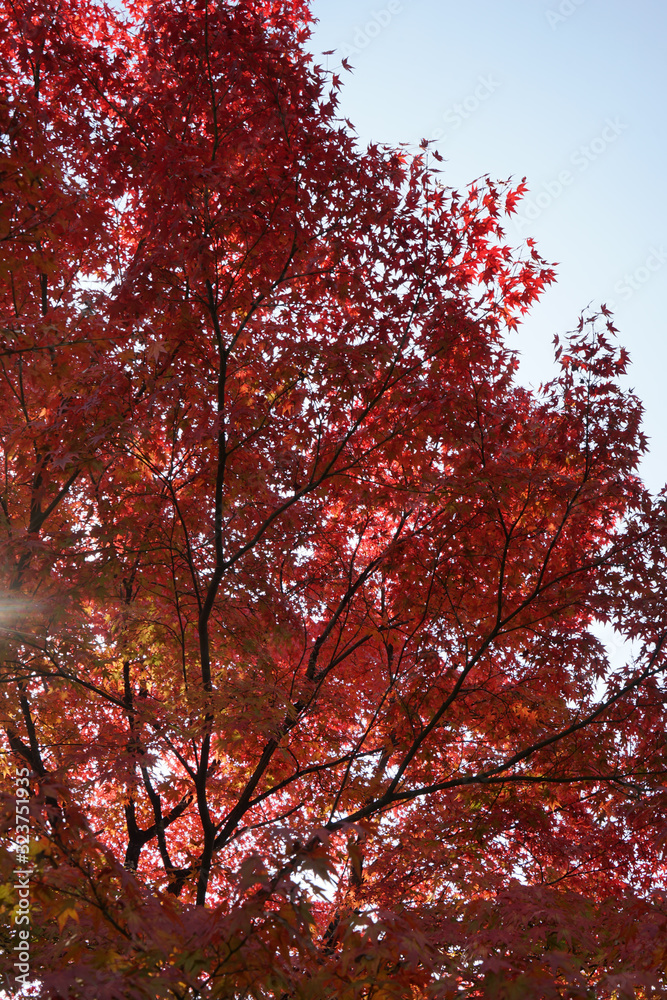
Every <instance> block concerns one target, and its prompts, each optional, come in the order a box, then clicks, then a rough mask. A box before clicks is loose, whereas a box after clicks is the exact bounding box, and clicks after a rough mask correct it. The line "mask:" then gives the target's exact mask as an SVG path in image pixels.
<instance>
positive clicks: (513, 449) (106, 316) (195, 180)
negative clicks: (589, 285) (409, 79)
mask: <svg viewBox="0 0 667 1000" xmlns="http://www.w3.org/2000/svg"><path fill="white" fill-rule="evenodd" d="M2 8H3V15H4V21H3V27H2V32H3V34H2V39H1V43H0V44H1V48H0V69H1V78H2V91H1V92H0V118H1V131H2V145H1V146H0V176H1V178H2V204H1V207H0V234H1V238H2V244H1V247H2V250H1V257H0V309H1V311H2V316H1V320H0V327H1V330H0V387H1V388H0V392H1V398H0V450H1V465H0V504H1V511H0V551H1V562H0V573H1V575H2V587H3V597H2V603H1V604H0V626H1V628H2V632H1V635H0V639H1V642H2V668H1V669H2V675H1V676H2V685H1V686H0V699H1V701H0V706H1V714H2V730H1V739H2V741H3V749H4V755H3V758H2V759H3V761H4V764H3V769H4V772H5V779H6V780H5V783H4V785H3V788H4V791H3V796H2V822H3V827H4V829H5V831H6V838H5V843H6V846H7V849H6V850H4V853H3V855H2V857H3V861H2V864H3V872H4V873H3V881H4V882H5V885H4V887H2V888H1V889H0V909H1V910H2V913H3V918H4V923H3V928H4V929H3V930H2V938H1V939H0V944H1V945H2V948H3V955H2V957H1V959H0V961H1V962H2V968H3V970H4V972H5V973H6V975H7V977H8V980H9V982H13V977H14V976H16V969H15V968H14V961H15V959H14V957H13V955H12V948H13V947H14V941H15V935H16V930H17V925H16V923H15V921H16V918H17V915H18V914H20V912H21V910H20V907H19V902H18V897H17V895H16V890H15V887H14V876H13V875H12V872H13V871H14V869H16V865H17V860H18V862H21V859H22V858H23V863H25V856H24V855H23V854H22V851H23V848H22V847H21V844H20V840H21V838H18V837H16V838H15V826H14V824H15V811H16V799H15V781H14V776H15V775H16V773H17V772H20V773H24V771H25V774H27V775H29V785H30V798H29V806H30V827H31V838H32V843H31V854H30V858H31V862H30V863H31V866H32V869H33V870H32V876H31V895H30V933H31V939H30V976H28V977H24V979H22V980H20V982H23V983H25V982H30V981H39V982H40V983H41V985H40V986H38V987H36V989H37V992H38V995H39V996H43V997H52V998H62V1000H65V998H67V1000H69V998H84V1000H85V998H90V1000H112V998H123V1000H134V998H136V1000H139V998H150V997H164V998H172V1000H175V998H179V1000H194V998H197V997H202V998H203V997H205V998H211V1000H212V998H251V997H254V998H276V1000H288V998H302V1000H306V998H312V1000H325V998H330V1000H334V998H335V1000H353V998H355V1000H357V998H358V1000H362V998H363V1000H371V998H374V1000H382V998H389V997H405V998H427V997H430V998H433V997H439V998H452V1000H453V998H461V1000H463V998H464V997H465V998H473V997H490V998H498V1000H500V998H507V1000H510V998H513V1000H520V998H534V1000H541V998H560V997H563V998H566V997H573V998H575V997H576V998H587V997H596V998H611V997H635V996H637V997H648V996H664V995H665V994H664V990H665V988H666V983H667V978H666V963H667V898H666V897H665V894H664V889H665V864H664V861H663V847H664V842H665V836H666V830H667V828H666V827H665V824H664V820H663V819H662V816H663V815H664V811H665V807H666V806H667V793H666V791H665V786H664V785H663V782H665V775H666V774H667V765H666V760H665V735H664V734H665V721H666V720H665V693H664V692H665V689H664V678H663V670H664V666H665V652H664V646H665V642H666V639H667V613H666V608H665V593H667V588H666V586H665V585H666V583H667V580H666V579H665V577H666V575H667V573H666V568H665V556H664V551H665V541H666V540H667V526H666V521H665V510H664V502H663V499H662V498H658V499H657V500H656V499H655V498H653V499H652V498H651V497H650V496H649V495H648V494H647V492H646V490H645V489H644V487H643V486H642V484H641V482H640V480H639V478H638V477H637V474H636V469H637V463H638V461H639V458H640V456H641V454H642V452H643V450H644V449H645V446H646V445H645V440H644V438H643V436H642V434H641V430H640V417H641V407H640V404H639V402H638V400H637V399H636V398H635V397H634V396H633V395H632V394H631V393H628V392H626V391H624V390H623V389H622V387H621V383H620V381H619V379H620V376H621V375H623V373H624V372H625V369H626V365H627V356H626V354H625V352H624V351H623V350H620V349H619V348H618V347H617V346H616V343H615V331H614V328H613V326H612V322H611V318H610V316H609V315H608V313H607V311H606V310H605V309H604V307H603V308H602V310H601V312H600V313H599V314H596V315H586V316H584V317H583V318H582V320H581V322H580V323H579V326H578V328H577V329H576V330H575V331H574V332H573V333H572V334H571V335H569V336H568V337H567V338H564V339H563V341H562V343H560V344H557V357H558V358H559V362H560V374H559V376H558V377H557V378H556V379H555V380H554V381H553V382H551V383H549V384H547V385H545V386H544V387H542V388H541V389H540V390H539V391H529V390H527V389H526V388H523V387H521V386H520V385H519V384H518V383H517V381H516V377H515V375H516V359H515V356H514V355H513V353H512V351H511V350H510V349H509V347H508V343H509V344H511V332H512V330H513V329H514V328H515V326H516V324H517V323H518V322H519V321H520V319H521V316H522V315H523V314H524V313H525V312H526V310H527V309H528V308H529V307H530V304H531V303H532V302H534V301H535V299H536V297H537V296H538V295H539V294H540V291H541V290H542V289H543V288H544V286H545V285H546V284H548V283H549V282H551V281H552V280H553V276H554V275H553V271H552V270H551V269H550V268H549V267H548V266H547V265H546V264H545V262H544V261H543V260H542V259H541V257H540V256H539V254H538V253H537V251H536V249H535V247H534V245H533V244H532V243H531V241H528V242H527V245H526V246H525V247H524V248H522V249H519V250H514V249H512V248H511V247H509V246H508V245H507V243H506V242H505V239H504V234H503V229H502V222H503V218H504V217H505V216H506V215H507V214H510V213H512V212H513V211H514V206H515V204H516V201H517V199H518V198H519V197H520V195H521V193H522V191H523V185H518V186H516V185H515V186H513V185H512V184H511V183H510V182H502V183H500V182H498V183H494V182H492V181H490V180H488V179H483V180H481V181H478V182H477V183H475V184H473V185H472V186H471V187H470V188H469V190H467V191H466V192H464V193H457V192H456V191H453V190H451V189H449V188H448V187H446V186H445V185H444V184H443V181H442V179H441V177H442V175H441V173H440V171H439V170H438V161H439V157H438V154H437V153H436V152H434V151H433V150H432V149H431V148H430V147H429V145H428V144H427V143H424V144H423V145H422V147H421V148H420V149H419V150H416V151H415V150H412V151H410V150H408V149H407V148H405V149H389V148H384V147H379V146H371V147H369V148H368V149H367V150H361V149H360V148H359V146H358V144H357V143H356V142H355V138H354V133H353V130H352V128H351V126H350V125H349V123H345V122H343V121H341V120H340V119H339V118H338V117H337V111H336V108H337V92H338V90H339V87H340V80H339V78H338V76H336V75H335V74H329V73H327V72H325V71H323V70H322V69H320V68H319V67H318V66H316V65H314V63H313V60H312V57H311V56H310V55H309V54H308V51H307V45H308V38H309V30H308V25H309V23H310V15H309V10H308V6H307V4H306V3H304V2H301V0H236V2H232V0H160V2H159V3H158V2H156V3H150V2H148V0H136V2H134V0H133V2H127V3H126V4H125V5H124V7H123V9H122V10H121V9H120V7H119V6H117V5H115V6H114V7H113V8H111V7H106V6H103V5H102V4H98V3H96V2H94V0H61V2H59V3H58V4H57V5H56V4H54V3H53V2H52V0H3V3H2ZM445 180H446V177H445ZM601 624H606V626H607V632H608V634H614V635H616V636H617V638H618V645H619V648H620V649H621V651H622V652H623V654H624V657H625V659H619V657H618V656H616V657H615V658H613V660H611V661H610V658H609V655H608V651H607V650H606V648H605V646H604V645H603V643H602V642H601V641H600V638H599V635H600V626H601ZM612 629H613V630H615V631H614V632H612ZM623 640H624V641H625V642H626V644H625V645H622V641H623ZM630 642H631V645H630ZM629 650H630V651H631V655H630V652H628V651H629ZM14 838H15V839H16V842H15V843H13V839H14ZM17 852H18V853H17ZM27 992H30V987H27Z"/></svg>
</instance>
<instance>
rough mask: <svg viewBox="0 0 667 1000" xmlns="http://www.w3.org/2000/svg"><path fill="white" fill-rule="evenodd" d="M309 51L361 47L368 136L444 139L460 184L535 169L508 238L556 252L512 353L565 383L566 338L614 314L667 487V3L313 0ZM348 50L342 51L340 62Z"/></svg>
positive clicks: (652, 479) (650, 476)
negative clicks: (546, 286) (551, 272)
mask: <svg viewBox="0 0 667 1000" xmlns="http://www.w3.org/2000/svg"><path fill="white" fill-rule="evenodd" d="M312 10H313V13H314V15H315V17H317V18H318V21H319V23H318V24H317V25H316V26H315V31H314V35H313V38H312V39H311V44H310V48H311V51H312V52H313V54H314V55H315V56H316V57H318V61H320V62H321V63H322V64H323V65H326V63H327V57H325V56H321V55H320V54H321V53H322V52H323V51H324V50H326V49H334V48H335V49H337V52H338V53H340V55H343V56H344V55H346V54H347V58H348V61H349V62H350V63H351V65H352V66H353V67H354V73H352V74H350V73H344V74H343V83H344V88H343V91H342V96H341V113H342V115H344V116H345V117H348V118H350V119H351V120H352V122H353V123H354V124H355V126H356V128H357V131H358V135H359V139H360V142H362V143H364V144H365V143H367V142H370V141H380V142H389V143H399V142H407V143H411V144H415V145H417V144H418V143H419V142H420V141H421V139H422V138H429V139H431V138H437V139H438V142H437V146H438V149H439V150H440V152H441V153H442V155H443V156H444V157H445V160H446V163H445V164H444V165H443V166H444V168H445V173H444V175H443V178H442V179H443V181H444V183H445V184H449V185H452V186H454V187H459V186H463V185H465V184H466V183H467V182H469V181H471V180H473V179H474V178H476V177H478V176H480V175H482V174H487V173H488V174H490V175H491V176H492V177H494V178H498V179H504V178H507V177H509V176H510V175H511V176H513V177H515V178H516V179H520V178H522V177H524V176H526V178H527V181H528V184H529V187H530V192H529V194H528V196H527V198H526V200H524V202H523V206H522V207H520V208H519V218H518V219H517V217H516V216H514V220H515V221H512V222H510V223H509V224H508V226H507V236H508V238H509V240H510V241H511V242H512V243H519V242H521V240H522V239H524V238H525V237H526V236H533V237H534V238H535V239H536V240H537V243H538V248H539V250H540V251H541V253H542V255H543V256H544V257H546V258H547V260H549V261H551V262H558V267H557V270H558V283H557V285H555V286H552V288H551V289H550V290H548V291H547V292H546V293H545V295H544V296H543V298H542V301H541V303H540V304H539V305H538V306H537V307H536V308H535V309H534V310H533V313H532V315H531V317H530V318H529V319H528V320H527V321H526V322H525V323H524V326H523V329H522V331H521V332H520V333H519V334H515V335H513V336H512V337H511V339H510V346H512V347H516V348H518V349H519V350H520V351H521V355H522V366H521V377H522V379H523V380H524V381H526V382H527V383H530V384H534V385H537V384H538V383H540V382H541V381H543V380H546V379H547V378H549V377H551V374H552V373H553V371H554V368H553V361H552V351H553V349H552V343H551V342H552V338H553V335H554V333H565V332H566V331H567V330H569V329H572V328H573V327H574V325H575V324H576V321H577V318H578V316H579V313H580V312H581V310H582V309H584V308H586V307H587V306H588V305H589V304H590V305H591V306H592V307H597V306H598V305H599V304H600V303H601V302H604V303H606V304H607V305H609V306H610V307H612V308H613V309H614V312H615V316H616V325H617V326H618V327H619V339H620V341H621V342H622V343H623V344H624V345H625V346H626V347H627V348H628V349H629V350H630V353H631V357H632V361H633V364H632V367H631V369H630V374H629V377H628V379H627V384H628V385H630V386H632V387H633V388H634V390H635V391H636V392H637V394H638V395H639V396H640V398H641V399H642V400H643V402H644V405H645V430H646V432H647V433H648V434H649V436H650V439H651V440H650V453H649V455H648V457H647V458H646V459H645V460H644V463H643V466H642V473H643V475H644V477H645V479H646V481H647V483H648V484H649V486H650V487H651V488H652V489H654V490H657V489H660V488H661V487H662V486H663V485H664V484H665V482H667V382H666V371H667V338H666V336H665V333H666V326H667V324H666V322H665V318H664V317H665V292H666V290H667V288H666V286H667V204H666V198H665V193H664V183H665V177H664V175H665V167H666V165H667V163H666V161H667V113H666V111H665V106H666V98H667V3H665V2H664V0H636V2H635V3H632V4H631V3H630V2H628V0H505V2H502V0H460V2H458V3H452V2H450V0H375V2H369V0H314V2H313V4H312ZM339 62H340V59H339V56H338V55H335V56H329V57H328V66H329V68H330V69H334V68H336V66H337V65H338V63H339Z"/></svg>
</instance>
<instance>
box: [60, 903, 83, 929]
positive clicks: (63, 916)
mask: <svg viewBox="0 0 667 1000" xmlns="http://www.w3.org/2000/svg"><path fill="white" fill-rule="evenodd" d="M70 917H71V918H72V920H76V922H77V924H78V922H79V914H78V913H77V912H76V910H75V909H74V907H73V906H69V907H68V908H67V909H66V910H63V911H62V913H59V914H58V930H62V929H63V927H64V926H65V924H66V923H67V921H68V919H69V918H70Z"/></svg>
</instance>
